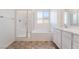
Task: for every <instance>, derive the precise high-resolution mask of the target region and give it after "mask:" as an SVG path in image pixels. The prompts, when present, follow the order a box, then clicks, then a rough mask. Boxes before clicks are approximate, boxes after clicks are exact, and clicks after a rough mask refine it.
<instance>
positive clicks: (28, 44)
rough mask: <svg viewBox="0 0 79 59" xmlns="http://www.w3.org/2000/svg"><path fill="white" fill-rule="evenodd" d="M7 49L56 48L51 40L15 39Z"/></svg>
mask: <svg viewBox="0 0 79 59" xmlns="http://www.w3.org/2000/svg"><path fill="white" fill-rule="evenodd" d="M7 49H56V46H55V45H54V43H53V42H51V41H15V42H13V43H12V44H11V45H10V46H9V47H8V48H7Z"/></svg>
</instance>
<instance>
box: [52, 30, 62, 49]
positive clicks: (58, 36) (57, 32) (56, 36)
mask: <svg viewBox="0 0 79 59" xmlns="http://www.w3.org/2000/svg"><path fill="white" fill-rule="evenodd" d="M53 41H54V43H55V44H56V45H57V46H58V47H59V48H61V30H59V29H55V31H54V39H53Z"/></svg>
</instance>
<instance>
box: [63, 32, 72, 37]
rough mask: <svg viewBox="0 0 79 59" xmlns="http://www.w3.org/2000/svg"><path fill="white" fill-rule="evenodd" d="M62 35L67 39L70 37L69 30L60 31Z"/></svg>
mask: <svg viewBox="0 0 79 59" xmlns="http://www.w3.org/2000/svg"><path fill="white" fill-rule="evenodd" d="M62 37H63V38H68V39H71V33H69V32H64V31H63V32H62Z"/></svg>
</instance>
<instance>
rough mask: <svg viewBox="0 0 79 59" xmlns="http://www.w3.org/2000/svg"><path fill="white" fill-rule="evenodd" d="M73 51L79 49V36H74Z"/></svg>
mask: <svg viewBox="0 0 79 59" xmlns="http://www.w3.org/2000/svg"><path fill="white" fill-rule="evenodd" d="M73 49H79V35H76V34H74V35H73Z"/></svg>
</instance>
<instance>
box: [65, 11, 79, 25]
mask: <svg viewBox="0 0 79 59" xmlns="http://www.w3.org/2000/svg"><path fill="white" fill-rule="evenodd" d="M64 24H65V25H72V26H74V25H75V26H79V11H78V10H72V11H69V10H65V11H64Z"/></svg>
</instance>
